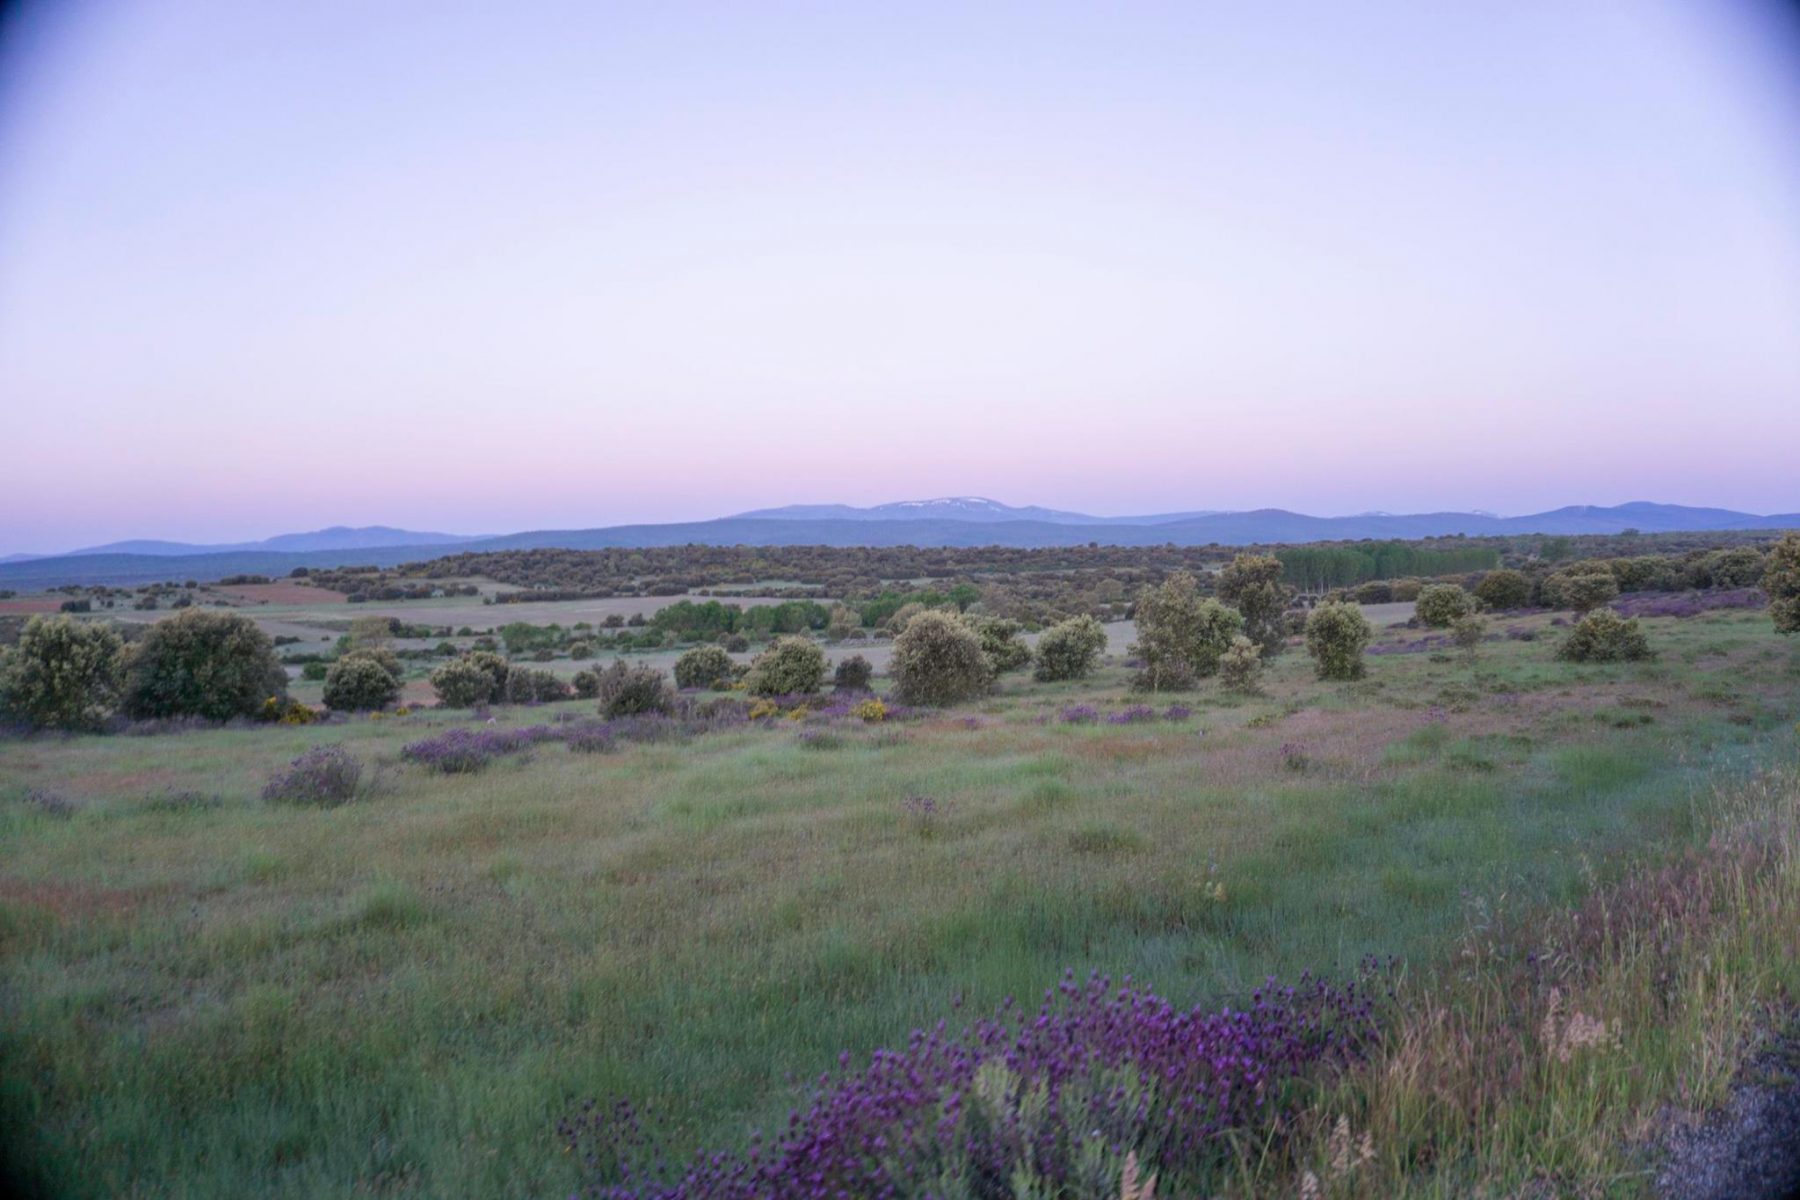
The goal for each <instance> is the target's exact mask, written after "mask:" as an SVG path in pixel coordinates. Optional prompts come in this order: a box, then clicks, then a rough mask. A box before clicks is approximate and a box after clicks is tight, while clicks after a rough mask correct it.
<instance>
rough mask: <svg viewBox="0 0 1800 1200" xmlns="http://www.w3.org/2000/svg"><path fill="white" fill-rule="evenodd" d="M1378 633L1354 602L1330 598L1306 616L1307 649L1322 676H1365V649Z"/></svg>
mask: <svg viewBox="0 0 1800 1200" xmlns="http://www.w3.org/2000/svg"><path fill="white" fill-rule="evenodd" d="M1374 636H1375V630H1374V628H1373V627H1372V626H1371V625H1370V624H1369V619H1368V618H1367V617H1365V616H1363V612H1362V609H1361V608H1359V607H1357V606H1356V605H1354V604H1348V603H1344V602H1342V601H1328V602H1326V603H1324V604H1321V605H1319V606H1318V607H1317V608H1315V609H1313V610H1312V615H1311V616H1309V617H1307V618H1306V652H1307V653H1308V654H1310V655H1312V658H1313V664H1314V666H1315V667H1316V669H1317V671H1318V674H1319V678H1320V679H1360V678H1362V673H1363V651H1364V650H1365V649H1367V648H1368V645H1369V640H1370V639H1371V638H1373V637H1374Z"/></svg>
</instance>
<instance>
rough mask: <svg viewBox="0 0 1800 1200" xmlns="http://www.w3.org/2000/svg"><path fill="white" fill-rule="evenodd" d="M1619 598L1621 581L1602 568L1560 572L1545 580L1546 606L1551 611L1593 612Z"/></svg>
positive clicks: (1596, 566)
mask: <svg viewBox="0 0 1800 1200" xmlns="http://www.w3.org/2000/svg"><path fill="white" fill-rule="evenodd" d="M1618 598H1619V580H1618V577H1617V576H1615V575H1614V574H1613V573H1612V571H1611V570H1609V569H1608V568H1607V567H1606V566H1604V565H1602V564H1591V565H1588V566H1585V567H1580V568H1572V569H1570V570H1568V571H1558V572H1557V573H1556V574H1554V575H1551V576H1549V577H1548V578H1546V579H1545V580H1544V602H1545V603H1546V604H1548V605H1549V606H1550V607H1551V608H1569V609H1574V610H1575V611H1576V612H1577V613H1585V612H1592V611H1593V610H1594V609H1596V608H1599V607H1600V606H1602V605H1604V604H1611V603H1612V602H1613V601H1614V600H1617V599H1618Z"/></svg>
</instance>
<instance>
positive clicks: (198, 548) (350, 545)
mask: <svg viewBox="0 0 1800 1200" xmlns="http://www.w3.org/2000/svg"><path fill="white" fill-rule="evenodd" d="M479 540H480V538H479V537H469V536H465V535H463V534H456V533H421V532H419V531H417V530H413V529H395V528H393V527H392V526H389V525H364V526H361V527H358V528H354V529H353V528H351V527H350V526H348V525H333V526H331V527H330V528H329V529H315V530H313V531H312V532H311V533H283V534H278V535H276V536H275V537H271V538H264V539H263V540H262V541H260V542H222V543H217V544H203V543H195V542H163V541H156V540H153V539H152V540H138V541H128V542H108V543H106V545H104V546H89V547H87V548H86V549H82V550H70V551H68V552H66V553H64V554H58V555H48V554H37V555H19V556H17V558H15V559H13V560H10V561H18V560H21V559H33V560H35V559H42V558H76V557H86V556H88V555H93V554H154V555H160V556H163V557H174V556H177V555H196V554H244V553H251V552H255V551H259V550H270V551H277V552H286V553H293V554H305V553H309V552H311V551H314V550H372V549H377V548H379V547H382V546H453V545H456V544H457V543H459V542H473V541H479ZM6 561H9V560H7V559H0V562H6Z"/></svg>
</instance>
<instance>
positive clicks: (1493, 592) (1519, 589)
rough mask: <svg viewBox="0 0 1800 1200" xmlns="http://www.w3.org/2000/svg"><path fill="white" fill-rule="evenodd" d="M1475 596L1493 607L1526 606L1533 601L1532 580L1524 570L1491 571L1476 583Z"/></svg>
mask: <svg viewBox="0 0 1800 1200" xmlns="http://www.w3.org/2000/svg"><path fill="white" fill-rule="evenodd" d="M1475 598H1476V599H1477V600H1479V601H1481V602H1482V603H1483V604H1485V605H1487V606H1488V607H1489V608H1492V609H1508V608H1524V607H1525V606H1526V605H1527V604H1530V603H1531V580H1529V579H1527V578H1525V574H1524V572H1522V571H1513V570H1502V571H1489V572H1488V573H1487V574H1486V575H1483V576H1482V577H1481V582H1480V583H1477V584H1476V585H1475Z"/></svg>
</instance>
